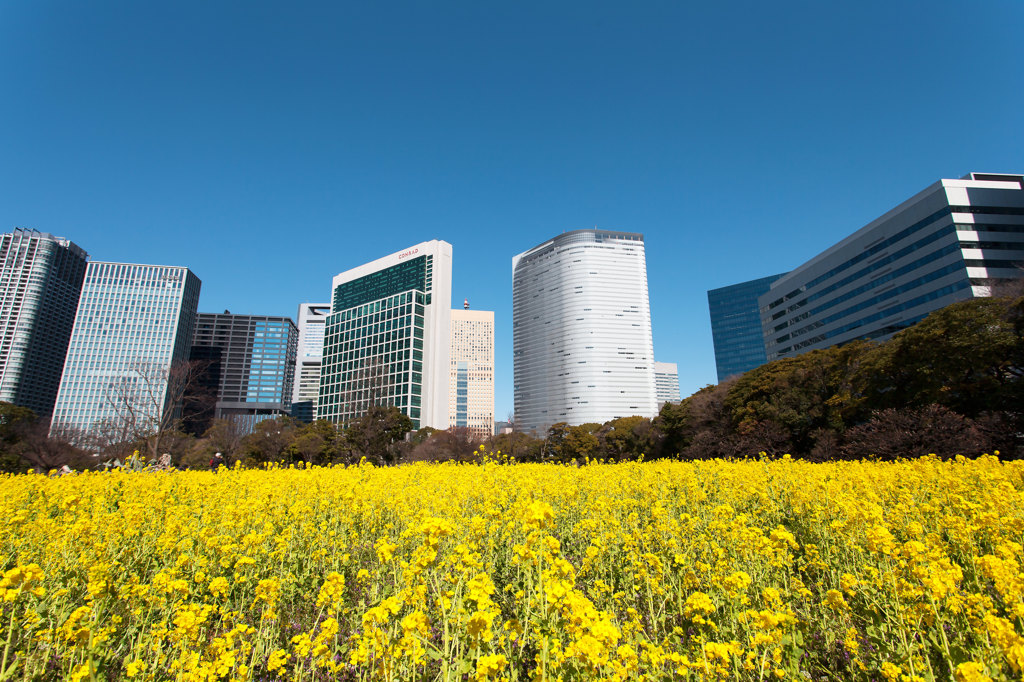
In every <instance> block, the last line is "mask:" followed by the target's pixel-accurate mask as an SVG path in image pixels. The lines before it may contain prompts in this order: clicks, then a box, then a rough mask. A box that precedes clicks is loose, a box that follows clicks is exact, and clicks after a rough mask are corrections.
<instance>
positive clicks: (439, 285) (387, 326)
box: [316, 239, 452, 429]
mask: <svg viewBox="0 0 1024 682" xmlns="http://www.w3.org/2000/svg"><path fill="white" fill-rule="evenodd" d="M332 291H333V298H332V301H331V314H330V315H329V316H328V317H327V330H326V333H325V336H324V355H323V365H322V367H321V374H320V391H319V398H318V400H317V408H316V414H317V418H318V419H328V420H330V421H333V422H335V423H339V424H348V423H350V422H351V421H352V420H353V419H356V418H358V417H361V416H362V415H363V414H365V413H366V411H367V410H368V409H369V408H370V406H372V405H394V406H396V407H398V408H399V409H401V410H402V412H404V413H405V414H406V415H408V416H409V418H410V419H411V420H412V423H413V428H416V429H418V428H421V427H424V426H430V427H433V428H435V429H447V428H448V423H449V420H448V370H449V364H448V363H449V360H448V358H449V341H450V338H449V335H450V328H451V295H452V245H451V244H449V243H447V242H444V241H439V240H436V239H435V240H432V241H429V242H422V243H420V244H417V245H415V246H412V247H410V248H408V249H404V250H402V251H398V252H396V253H392V254H391V255H389V256H384V257H383V258H378V259H377V260H375V261H373V262H371V263H367V264H365V265H360V266H359V267H357V268H353V269H351V270H347V271H345V272H343V273H341V274H339V275H338V276H336V277H335V278H334V281H333V282H332Z"/></svg>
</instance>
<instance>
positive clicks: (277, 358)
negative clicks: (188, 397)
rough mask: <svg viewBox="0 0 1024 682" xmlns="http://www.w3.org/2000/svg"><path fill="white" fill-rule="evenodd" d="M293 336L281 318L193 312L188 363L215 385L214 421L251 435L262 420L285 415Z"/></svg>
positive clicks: (295, 333) (291, 373) (289, 392)
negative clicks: (229, 423) (223, 421)
mask: <svg viewBox="0 0 1024 682" xmlns="http://www.w3.org/2000/svg"><path fill="white" fill-rule="evenodd" d="M298 337H299V332H298V329H297V328H296V327H295V323H294V322H292V321H291V320H290V319H289V318H287V317H271V316H267V315H232V314H231V313H223V314H217V313H199V315H198V316H197V318H196V329H195V334H194V335H193V337H192V349H191V357H192V360H193V361H195V362H198V363H202V364H206V365H207V366H206V367H204V368H203V369H205V370H206V371H205V375H206V377H208V380H207V382H204V383H207V385H208V386H209V387H210V388H212V387H213V385H214V382H216V394H215V396H214V397H215V399H216V402H215V404H214V405H213V410H212V412H213V414H212V417H213V418H214V419H229V420H231V421H234V422H237V423H238V425H239V431H240V432H242V433H250V432H252V429H253V427H254V426H255V425H256V424H257V423H258V422H260V421H262V420H264V419H273V418H274V417H281V416H286V415H289V414H290V412H291V401H292V381H293V379H294V372H295V354H296V347H297V345H298Z"/></svg>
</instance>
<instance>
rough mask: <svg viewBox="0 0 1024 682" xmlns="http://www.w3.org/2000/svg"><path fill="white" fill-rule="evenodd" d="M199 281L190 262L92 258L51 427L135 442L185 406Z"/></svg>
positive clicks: (74, 435)
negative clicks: (183, 380) (183, 377)
mask: <svg viewBox="0 0 1024 682" xmlns="http://www.w3.org/2000/svg"><path fill="white" fill-rule="evenodd" d="M199 287H200V282H199V279H198V278H197V277H196V276H195V275H194V274H192V272H191V271H189V269H188V268H183V267H173V266H164V265H136V264H132V263H100V262H93V263H89V265H88V267H87V268H86V271H85V282H84V284H83V286H82V295H81V298H80V300H79V303H78V312H77V314H76V315H75V324H74V327H73V329H72V331H71V342H70V344H69V346H68V353H67V359H66V360H65V361H64V373H63V375H62V376H61V380H60V389H59V391H58V392H57V402H56V405H55V406H54V409H53V421H52V423H51V427H50V433H51V434H64V435H66V436H68V437H70V438H71V439H72V440H74V441H76V442H80V443H86V442H88V437H89V436H90V435H94V436H97V437H102V438H106V439H108V440H110V439H113V440H128V439H131V438H136V437H138V436H139V435H140V434H144V433H146V432H151V431H153V430H155V427H156V425H157V424H158V423H159V421H160V420H161V419H162V418H163V416H164V415H165V414H167V413H168V412H167V411H168V410H170V411H171V413H176V412H180V404H178V403H179V402H180V400H181V395H180V391H178V390H177V389H178V388H181V389H183V388H184V387H181V386H175V384H176V383H178V382H177V379H178V378H179V376H178V375H177V372H178V368H180V367H181V366H182V365H183V364H184V363H186V362H187V361H188V359H189V349H190V344H191V343H192V333H193V329H194V325H195V318H196V308H197V306H198V304H199ZM169 389H170V390H169ZM169 398H170V399H171V400H172V401H174V402H173V403H169V402H168V399H169Z"/></svg>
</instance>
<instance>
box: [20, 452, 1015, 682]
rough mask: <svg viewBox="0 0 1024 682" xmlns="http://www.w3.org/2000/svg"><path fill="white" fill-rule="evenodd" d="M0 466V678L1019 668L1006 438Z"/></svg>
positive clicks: (954, 673)
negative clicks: (884, 445) (655, 458)
mask: <svg viewBox="0 0 1024 682" xmlns="http://www.w3.org/2000/svg"><path fill="white" fill-rule="evenodd" d="M481 460H482V461H483V462H484V463H483V464H481V465H476V464H474V465H455V464H445V465H425V464H417V465H410V466H401V467H392V468H383V469H381V468H375V467H373V466H369V465H365V464H364V465H359V466H353V467H326V468H318V467H306V466H302V467H294V468H286V467H279V466H270V467H267V468H265V469H264V470H243V469H234V470H223V471H221V472H220V473H218V474H217V475H214V474H213V473H212V472H175V471H171V472H160V473H144V474H132V473H128V472H124V471H111V472H104V473H88V474H82V475H79V476H74V477H60V478H48V477H44V476H34V475H30V476H10V475H5V476H0V576H2V577H0V647H3V646H4V644H5V643H6V648H5V650H4V653H3V654H2V659H0V679H19V680H20V679H34V680H63V679H77V680H101V679H108V680H115V679H131V680H133V681H134V680H146V681H147V682H163V681H165V680H166V681H167V682H171V681H172V680H173V681H175V682H178V681H180V682H191V681H196V682H199V681H200V680H201V681H203V682H212V681H221V680H223V681H231V682H240V681H244V680H274V679H277V680H282V681H284V680H289V681H295V682H298V681H300V680H311V679H316V680H323V679H344V680H395V681H398V680H466V679H470V680H478V681H483V680H488V681H492V680H493V681H495V682H497V681H503V682H512V681H516V682H518V681H522V682H526V681H527V680H531V681H532V680H562V681H564V682H568V681H570V680H596V679H607V680H633V679H647V680H677V679H692V680H769V679H774V680H804V679H850V680H863V681H865V682H866V681H867V680H894V681H898V682H916V681H918V680H951V679H955V680H960V681H964V682H966V681H970V682H982V681H985V680H1009V679H1020V677H1021V676H1022V675H1024V570H1022V567H1024V546H1022V543H1024V540H1022V538H1024V464H1022V463H1017V462H1000V461H999V460H997V459H995V458H992V457H983V458H981V459H978V460H973V461H969V460H965V459H962V458H960V459H957V460H953V461H940V460H938V459H937V458H934V457H932V458H922V459H917V460H911V461H903V462H895V463H879V462H835V463H827V464H812V463H807V462H801V461H796V460H793V459H791V458H784V459H782V460H778V461H768V460H757V461H755V460H750V461H742V462H740V461H736V462H724V461H708V462H689V463H679V462H667V461H662V462H647V463H623V464H598V463H591V464H588V465H587V466H583V467H575V466H572V467H562V466H553V465H539V464H529V465H508V464H502V463H501V462H503V461H507V460H504V459H503V458H501V457H500V456H494V457H490V456H488V457H481Z"/></svg>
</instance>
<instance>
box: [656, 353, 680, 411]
mask: <svg viewBox="0 0 1024 682" xmlns="http://www.w3.org/2000/svg"><path fill="white" fill-rule="evenodd" d="M654 390H655V393H656V394H657V397H658V409H659V410H660V409H661V406H662V405H664V404H665V403H677V402H679V401H680V400H681V398H680V396H679V366H678V365H677V364H676V363H674V362H657V361H655V363H654Z"/></svg>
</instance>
